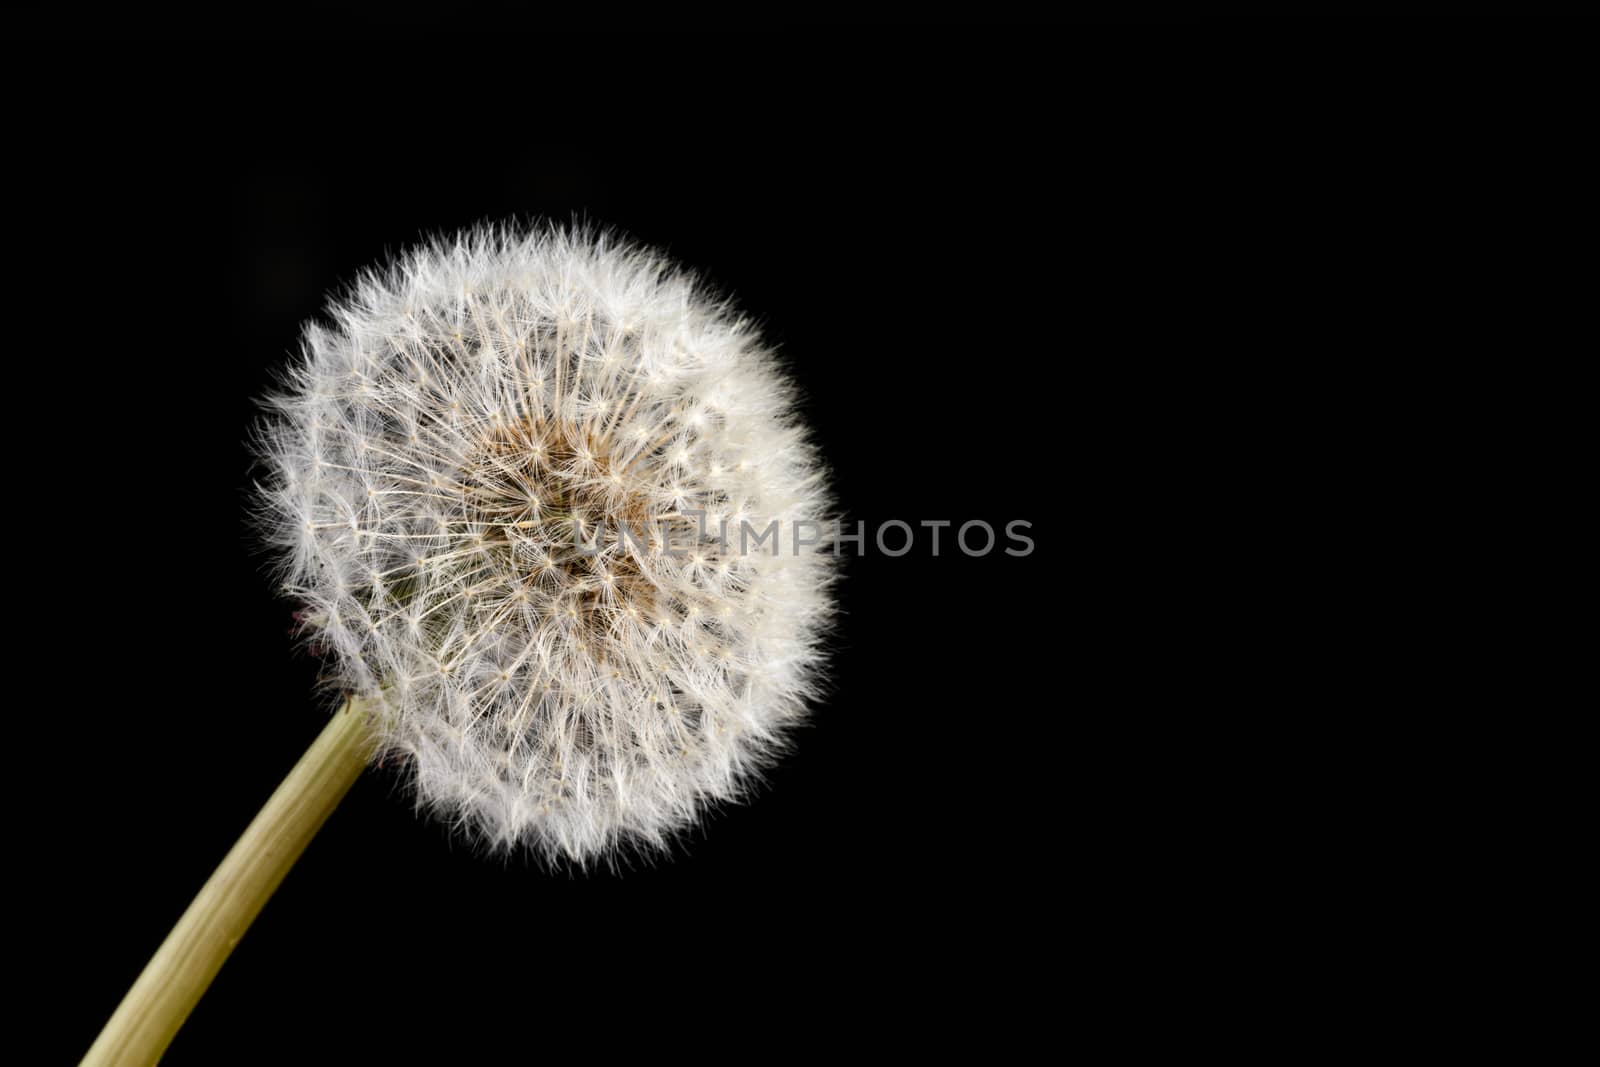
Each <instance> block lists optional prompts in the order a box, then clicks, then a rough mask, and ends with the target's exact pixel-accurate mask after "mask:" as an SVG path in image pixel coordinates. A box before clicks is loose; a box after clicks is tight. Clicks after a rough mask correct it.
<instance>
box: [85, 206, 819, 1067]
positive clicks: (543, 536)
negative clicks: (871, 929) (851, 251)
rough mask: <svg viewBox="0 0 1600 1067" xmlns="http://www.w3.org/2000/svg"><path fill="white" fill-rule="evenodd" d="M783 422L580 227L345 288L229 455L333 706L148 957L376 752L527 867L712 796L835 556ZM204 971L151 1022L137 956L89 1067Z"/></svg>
mask: <svg viewBox="0 0 1600 1067" xmlns="http://www.w3.org/2000/svg"><path fill="white" fill-rule="evenodd" d="M794 400H795V396H794V391H793V389H792V387H791V386H790V385H789V383H788V382H787V380H786V379H785V378H784V377H783V376H782V375H781V373H780V372H779V371H778V369H777V367H776V365H775V362H774V359H773V357H772V355H771V353H770V352H769V351H767V350H766V349H765V348H764V347H763V346H762V344H761V342H760V340H759V338H758V336H757V335H756V333H755V331H754V330H753V329H752V327H751V325H750V324H749V323H748V322H747V321H746V320H744V319H742V318H740V317H738V316H737V315H736V314H734V312H733V311H732V310H731V309H730V308H729V307H728V306H727V305H726V304H725V303H723V302H720V301H717V300H715V299H713V298H711V297H710V296H708V295H707V294H706V293H705V292H704V291H703V290H702V289H701V288H700V287H699V286H698V285H697V284H696V282H695V281H694V279H693V278H692V277H690V276H688V275H686V274H684V273H682V272H681V271H678V270H676V269H675V268H673V267H672V266H671V265H670V264H668V263H667V262H665V261H664V260H662V259H661V258H659V257H657V256H656V255H654V254H652V253H650V252H648V251H644V250H641V249H638V248H634V247H630V246H628V245H625V244H621V243H618V242H615V241H613V240H611V239H609V238H608V237H607V236H605V235H604V234H598V233H595V232H592V231H585V230H561V229H554V228H550V229H539V230H536V231H533V232H526V233H519V232H516V231H513V230H510V229H487V228H486V229H479V230H475V231H472V232H469V233H466V234H463V235H461V236H459V237H457V238H454V239H451V240H448V241H435V242H433V243H431V244H428V245H426V246H424V247H422V248H420V249H418V250H416V251H413V252H411V253H410V254H408V255H406V256H404V257H403V258H401V259H400V260H398V261H397V262H396V263H394V264H393V265H391V266H389V267H387V268H385V269H383V270H380V271H376V272H373V273H370V274H368V275H366V276H364V277H362V278H361V279H360V280H359V281H358V282H357V283H356V284H355V285H354V286H353V287H352V289H351V291H350V292H349V293H348V294H347V295H346V296H345V297H344V298H343V299H342V300H340V301H338V302H336V303H335V304H334V305H333V306H332V308H331V315H330V318H329V321H327V322H325V323H323V324H320V325H315V326H312V327H310V328H308V330H307V332H306V336H305V343H304V347H303V352H302V355H301V358H300V359H299V360H298V361H297V362H296V363H295V364H294V365H293V366H292V368H291V369H290V370H289V371H288V372H287V374H286V376H285V379H284V381H283V383H282V386H281V388H280V391H279V392H278V394H277V395H276V396H274V397H273V398H272V399H271V400H270V401H269V413H268V416H267V417H266V419H265V420H264V422H263V424H262V426H261V427H260V429H259V433H258V435H257V439H258V442H259V446H260V450H261V453H262V456H263V458H264V460H265V466H266V470H267V473H266V476H265V478H264V481H263V485H262V488H261V496H260V503H261V507H260V509H259V510H260V514H261V517H262V521H263V528H264V530H265V531H266V535H267V538H268V540H269V541H270V542H271V544H272V545H274V546H275V547H276V549H277V550H278V551H279V557H278V558H279V561H280V565H279V570H278V577H279V579H280V580H281V582H282V586H283V588H284V590H285V591H286V592H287V593H288V594H289V595H291V596H292V597H294V598H295V599H297V600H299V601H300V602H302V603H303V604H304V605H305V610H304V611H303V612H302V614H301V618H302V619H303V620H304V628H305V634H306V636H307V638H308V639H313V640H315V641H316V642H317V643H318V644H319V645H320V646H322V647H324V648H326V649H327V650H328V660H327V662H328V681H329V684H330V686H331V687H332V688H334V689H336V690H337V691H339V692H341V693H345V694H350V695H352V696H353V697H354V698H355V699H354V700H353V701H352V702H351V703H350V704H348V705H347V706H346V709H345V712H344V713H343V714H341V715H339V716H336V717H335V720H334V722H333V724H332V725H330V727H329V728H328V730H327V731H325V732H324V735H323V737H322V738H321V739H320V740H319V741H318V743H317V745H316V746H314V747H313V749H312V750H311V752H310V753H308V755H307V757H306V759H305V760H303V761H302V766H301V767H300V768H297V770H296V772H295V774H296V775H300V776H301V780H300V781H298V782H297V781H296V779H295V777H294V776H291V780H290V781H288V782H286V783H285V785H284V786H283V787H282V788H280V790H279V794H278V795H275V796H274V798H273V801H271V802H269V805H268V807H267V808H266V809H264V810H263V813H262V816H260V817H258V819H257V824H254V825H252V828H251V830H250V831H249V832H247V834H246V838H245V839H241V842H240V845H239V846H236V848H235V854H237V853H240V852H241V850H243V851H244V855H242V856H240V857H239V863H240V864H241V865H245V867H247V868H248V869H249V870H251V871H253V872H254V873H253V874H250V875H249V876H248V877H241V876H239V875H238V873H237V872H234V873H233V874H231V875H230V876H229V877H228V878H226V879H224V878H223V873H224V872H223V871H222V870H219V872H218V875H217V876H215V877H214V878H213V880H212V881H213V883H217V882H218V881H219V879H222V880H223V882H224V883H225V884H226V885H229V886H234V885H238V884H239V883H240V882H241V881H242V882H244V883H246V884H249V885H252V886H254V896H258V897H259V902H255V901H254V900H253V898H252V899H251V900H245V899H243V898H244V897H247V896H250V894H243V893H241V894H235V898H232V899H222V898H220V891H219V899H220V903H219V901H213V902H212V904H211V905H210V906H209V908H208V909H202V911H204V914H202V915H201V916H199V917H198V918H197V919H196V920H195V923H194V924H191V925H190V926H189V928H187V929H186V924H190V920H191V915H186V916H185V919H184V920H183V922H181V923H180V925H179V928H178V929H176V930H175V931H174V933H173V935H172V937H170V938H169V942H168V945H167V946H164V947H163V950H162V952H163V953H167V952H168V949H169V948H171V949H172V956H173V958H174V959H179V958H184V957H185V956H186V954H189V955H192V953H188V951H187V949H188V948H189V947H192V946H193V945H194V944H210V943H211V942H212V941H214V940H216V939H217V938H218V937H223V938H228V937H231V938H232V939H235V940H236V938H237V934H238V933H242V926H243V925H245V924H248V922H249V921H250V918H252V917H253V916H254V913H255V911H254V910H252V909H259V907H260V904H261V903H264V902H265V899H266V896H267V895H270V893H271V891H272V887H274V886H275V885H276V879H278V878H281V877H282V875H283V873H284V872H285V871H286V870H287V868H288V865H289V864H290V863H292V862H293V857H294V856H295V855H297V854H298V851H299V848H300V847H303V845H304V843H305V841H307V840H309V838H310V835H311V834H313V833H315V831H316V828H317V826H318V825H320V822H321V819H322V818H324V817H325V816H326V814H327V812H328V811H329V810H331V809H332V807H333V805H335V804H337V802H338V800H339V798H340V797H341V796H342V795H343V793H344V791H345V790H346V789H347V788H348V785H349V783H350V782H352V781H353V780H354V778H355V776H356V775H357V774H358V773H359V771H360V768H361V766H363V765H364V763H365V761H366V760H367V759H368V758H370V757H371V756H373V755H376V756H378V757H380V758H383V759H384V760H386V761H387V760H389V759H396V760H398V761H399V762H400V763H401V764H402V765H403V766H404V767H405V768H406V773H407V775H408V776H409V779H410V781H411V783H412V785H413V787H414V792H415V795H416V797H417V800H418V803H419V804H420V805H422V806H424V807H426V808H427V809H429V810H431V811H434V812H436V813H438V814H440V815H442V816H443V817H444V818H446V819H447V820H449V821H450V822H451V823H452V824H453V825H454V826H456V827H458V828H460V829H461V830H462V831H464V832H465V833H467V834H469V835H470V836H471V837H472V838H473V839H474V840H476V841H478V842H480V843H483V844H484V845H486V846H488V847H490V848H495V849H502V850H510V849H519V848H525V849H528V850H530V851H531V852H532V853H533V854H535V855H537V856H539V857H541V858H542V859H543V860H545V861H546V862H551V863H559V862H570V863H573V864H575V865H579V866H584V865H589V864H592V863H594V862H597V861H602V860H607V859H610V858H611V857H613V856H615V855H616V853H617V852H618V850H619V849H621V848H625V847H633V848H641V849H654V848H660V847H663V846H664V845H665V844H666V843H667V842H668V841H669V837H670V834H671V833H672V832H673V831H674V830H676V829H679V828H681V827H684V826H686V825H689V824H691V823H693V822H694V821H695V820H696V819H697V818H699V817H700V815H701V814H702V813H703V812H705V811H706V810H707V809H708V807H710V806H712V805H715V804H716V803H718V802H722V801H728V800H733V799H736V798H737V797H738V796H739V795H740V794H741V791H742V790H743V789H744V788H745V787H746V786H747V785H748V784H749V783H750V782H751V781H752V780H753V778H754V776H755V775H756V774H757V773H758V772H759V771H760V769H761V768H762V767H763V766H765V765H766V764H767V763H769V762H770V761H771V760H772V759H773V758H774V757H775V756H776V755H777V754H778V753H779V752H781V751H782V748H783V746H784V744H785V741H786V736H787V732H788V728H789V727H790V726H792V725H793V724H794V723H795V722H796V721H798V720H799V719H800V717H802V716H803V714H804V712H805V708H806V704H807V701H808V700H809V699H810V698H811V697H813V696H814V694H815V691H816V687H817V683H818V670H819V666H820V662H821V648H820V641H821V638H822V635H823V633H824V630H825V627H826V624H827V621H828V618H829V607H830V604H829V596H828V590H829V585H830V582H831V579H832V577H833V566H832V564H833V560H834V557H833V555H832V554H830V553H828V552H826V551H819V547H820V546H818V545H815V544H811V543H808V540H807V539H806V538H797V537H795V536H793V533H792V532H793V531H797V530H806V531H808V532H810V531H815V530H816V529H818V528H826V527H827V526H828V525H830V522H829V520H830V519H831V516H830V514H829V510H828V508H829V497H828V494H827V491H826V486H825V482H824V478H823V473H822V470H821V467H820V464H819V462H818V457H817V455H816V452H815V450H814V448H813V447H812V445H811V444H810V442H809V440H808V438H807V435H806V433H805V430H804V428H803V427H802V426H800V425H799V424H798V423H797V421H796V419H795V417H794V414H793V406H794ZM730 520H732V523H733V529H732V530H730V529H729V525H730ZM752 529H753V530H754V531H755V533H756V534H757V536H760V535H762V534H766V533H768V532H769V531H775V534H776V536H775V539H767V540H762V541H755V542H753V543H750V544H747V543H746V542H747V538H745V537H743V536H742V535H741V534H742V532H743V531H748V530H752ZM813 539H814V537H813ZM769 546H770V547H769ZM302 772H304V773H303V774H302ZM286 791H287V792H286ZM308 796H315V797H316V798H317V799H318V803H316V804H312V805H310V807H311V809H313V814H312V815H310V816H305V815H300V816H293V817H291V816H290V815H287V814H285V813H286V812H288V811H289V810H290V809H291V808H294V807H295V805H296V803H299V805H300V807H302V808H303V807H305V806H306V805H305V803H304V802H305V800H306V798H307V797H308ZM280 800H281V802H280ZM274 820H276V821H274ZM286 821H293V822H294V823H295V825H293V826H292V827H290V828H289V831H292V833H291V832H289V831H285V830H284V826H283V824H284V823H285V822H286ZM263 824H264V825H263ZM258 826H259V827H260V828H261V834H263V835H265V836H267V837H273V836H274V835H275V836H276V837H277V838H279V839H280V844H281V839H283V838H286V837H293V839H294V841H297V842H298V844H296V845H293V846H292V847H291V848H290V849H288V850H287V851H288V858H287V859H281V858H279V859H274V860H272V861H271V862H270V863H269V862H268V860H266V859H263V858H262V857H261V856H260V855H258V853H260V852H262V851H276V852H283V851H285V850H284V849H282V848H279V849H277V850H262V849H259V848H252V847H251V846H250V840H249V839H250V838H251V835H252V834H255V833H256V832H257V829H258ZM235 854H230V856H229V859H228V860H227V861H225V862H224V868H227V867H228V866H229V864H231V863H233V862H234V860H235ZM250 864H254V865H255V866H254V867H250V866H249V865H250ZM274 864H275V865H274ZM212 889H213V886H212V885H211V884H208V886H207V889H206V890H205V891H203V892H202V898H200V899H197V901H196V905H195V907H192V908H191V913H194V912H195V911H196V909H198V908H201V904H202V900H203V899H204V898H206V896H207V894H208V893H210V892H211V891H212ZM219 908H220V909H221V910H223V911H224V912H228V914H226V915H225V916H224V918H222V919H219V918H218V916H217V914H216V913H217V911H218V909H219ZM229 909H231V912H230V911H229ZM219 926H220V927H221V930H220V931H219V929H218V927H219ZM233 927H237V928H238V929H237V931H236V932H235V931H233ZM225 955H226V950H225V949H223V950H222V951H221V952H220V953H215V956H216V958H215V961H214V966H212V967H211V971H210V973H206V974H204V975H203V977H199V978H196V977H195V976H193V975H191V976H190V978H189V980H188V981H187V985H186V987H185V988H186V990H187V991H186V992H185V996H188V995H190V994H192V999H189V1000H188V1002H187V1004H184V1005H174V1004H172V1003H163V1004H159V1005H153V1004H152V1003H151V1002H150V999H149V998H150V997H151V996H154V994H152V993H150V991H149V990H146V993H147V994H149V996H147V997H145V999H144V1000H143V1001H141V998H140V990H141V986H143V985H145V984H146V979H147V978H149V977H150V972H151V971H152V970H158V969H159V968H158V964H159V965H160V966H161V967H166V966H168V965H167V964H163V963H162V957H161V956H160V955H158V957H157V960H156V961H153V962H152V964H151V968H149V969H147V972H146V976H145V977H142V978H141V980H140V985H136V987H135V990H134V992H133V993H130V995H129V1001H128V1002H125V1003H124V1006H123V1008H122V1009H119V1013H118V1018H120V1017H122V1016H123V1015H124V1014H125V1013H131V1014H132V1015H133V1016H134V1017H135V1018H134V1019H133V1021H131V1022H126V1025H124V1026H123V1028H122V1032H120V1033H118V1034H113V1035H112V1038H111V1040H110V1041H109V1043H108V1038H107V1035H102V1040H101V1042H100V1043H97V1045H96V1049H97V1050H100V1049H101V1048H102V1045H105V1046H106V1047H107V1048H111V1049H113V1051H111V1052H108V1053H106V1055H108V1056H114V1055H116V1054H117V1051H116V1050H124V1049H127V1048H133V1047H140V1048H143V1047H146V1046H149V1047H153V1048H154V1053H155V1054H157V1055H158V1054H159V1052H160V1049H161V1048H162V1047H164V1045H165V1040H166V1039H170V1036H171V1032H175V1031H176V1029H177V1026H178V1025H180V1024H181V1022H182V1019H183V1016H184V1015H185V1014H187V1011H188V1010H189V1007H191V1006H192V1004H193V1002H194V999H197V998H198V996H199V993H200V992H202V991H203V990H204V988H205V984H206V982H208V981H209V979H210V977H211V974H214V973H215V969H216V967H220V965H221V961H222V959H223V958H225ZM169 963H170V961H169ZM169 977H170V976H169ZM168 984H169V985H170V984H171V983H168ZM189 987H193V988H189ZM169 999H170V998H169ZM130 1002H133V1007H132V1008H130ZM174 1013H176V1020H175V1021H173V1019H172V1018H171V1016H172V1015H173V1014H174ZM118 1018H114V1019H113V1024H112V1026H110V1027H108V1034H111V1032H112V1031H113V1030H115V1029H116V1027H117V1022H118ZM139 1027H143V1031H141V1032H145V1031H147V1032H146V1033H144V1037H143V1038H141V1040H144V1041H145V1044H144V1045H139V1044H138V1043H137V1042H133V1041H132V1039H130V1038H129V1037H128V1034H129V1033H131V1032H133V1031H134V1030H137V1029H138V1028H139ZM163 1027H167V1028H169V1029H168V1030H167V1032H166V1033H165V1038H164V1039H160V1040H159V1044H154V1043H153V1042H155V1041H156V1040H157V1039H158V1038H160V1035H159V1034H157V1035H156V1037H154V1038H152V1037H150V1033H154V1032H155V1031H157V1030H161V1029H162V1028H163ZM119 1042H120V1044H119ZM94 1055H95V1054H94V1053H93V1052H91V1060H92V1059H93V1058H94ZM106 1062H110V1060H107V1061H106Z"/></svg>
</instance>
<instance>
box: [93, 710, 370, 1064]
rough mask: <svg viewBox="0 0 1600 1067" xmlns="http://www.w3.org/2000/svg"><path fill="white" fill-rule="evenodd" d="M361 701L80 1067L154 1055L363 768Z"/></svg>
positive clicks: (260, 820) (316, 751)
mask: <svg viewBox="0 0 1600 1067" xmlns="http://www.w3.org/2000/svg"><path fill="white" fill-rule="evenodd" d="M370 749H371V734H370V728H369V723H368V711H367V707H366V705H365V704H364V703H363V702H362V701H360V700H357V699H352V700H350V701H349V702H348V703H346V704H345V706H344V708H343V709H342V710H341V711H339V712H338V713H337V714H335V715H334V716H333V720H332V721H331V722H329V723H328V725H327V728H326V729H324V730H323V731H322V733H321V734H320V735H319V736H318V737H317V739H316V740H315V741H314V742H312V744H311V747H310V748H309V749H307V750H306V753H305V755H303V756H301V757H300V762H298V763H296V764H295V766H294V769H293V770H292V771H290V772H289V775H288V777H287V778H285V779H284V780H283V782H282V784H280V785H279V786H278V788H277V790H276V791H275V792H274V793H273V794H272V796H271V798H270V799H269V800H268V801H267V803H266V805H265V806H264V807H262V809H261V811H260V812H259V813H257V815H256V817H255V819H254V820H253V821H252V822H251V823H250V825H249V827H248V828H247V829H246V830H245V832H244V833H243V835H241V836H240V838H239V840H238V841H237V842H236V843H235V844H234V846H233V848H232V849H231V850H230V851H229V852H228V854H227V856H226V857H224V858H223V860H222V863H221V864H220V865H219V866H218V867H217V869H216V870H215V871H214V872H213V873H212V875H211V878H210V879H209V880H208V881H207V882H206V884H205V886H204V887H203V888H202V889H201V890H200V893H199V895H198V896H196V897H195V898H194V900H193V902H192V903H190V905H189V909H188V910H187V911H185V912H184V913H183V917H182V918H181V919H179V920H178V923H177V925H176V926H174V927H173V928H172V932H171V933H170V934H168V935H167V939H166V940H165V941H164V942H162V944H161V948H160V949H158V950H157V951H156V954H155V955H154V956H153V957H151V959H150V962H149V963H148V964H146V965H145V969H144V972H143V973H142V974H140V975H139V978H138V980H137V981H136V982H134V983H133V988H132V989H130V990H128V995H127V996H126V997H124V998H123V1000H122V1003H121V1005H119V1006H118V1008H117V1010H116V1012H115V1014H113V1015H112V1016H111V1021H110V1022H108V1023H106V1026H105V1029H104V1030H102V1031H101V1032H100V1036H99V1038H98V1039H96V1041H95V1043H94V1046H93V1047H92V1048H90V1049H89V1054H88V1055H87V1056H86V1057H84V1060H83V1063H84V1067H100V1065H113V1064H114V1065H116V1067H135V1065H143V1064H153V1063H155V1062H156V1061H157V1060H159V1059H160V1058H161V1055H162V1053H163V1052H165V1051H166V1048H167V1045H168V1044H169V1043H171V1041H172V1039H173V1037H175V1036H176V1035H177V1033H178V1029H179V1027H181V1026H182V1025H183V1023H184V1020H185V1019H187V1018H188V1017H189V1013H190V1012H191V1011H192V1010H194V1006H195V1004H196V1003H198V1002H199V1000H200V997H201V995H202V994H204V993H205V991H206V987H207V986H209V985H210V984H211V980H212V979H213V978H215V977H216V974H217V971H218V970H220V969H221V968H222V964H223V962H224V961H225V960H226V959H227V958H228V954H229V953H230V952H232V951H233V947H234V946H235V945H237V944H238V943H239V939H240V938H242V937H243V936H244V933H245V931H246V930H247V929H249V927H250V923H251V922H253V921H254V920H255V917H256V915H257V914H258V913H260V911H261V908H262V906H263V905H265V904H266V902H267V899H268V898H269V897H271V896H272V893H273V891H274V890H276V889H277V888H278V883H280V882H282V881H283V877H284V875H286V874H288V873H289V868H290V867H292V866H294V863H295V860H297V859H299V858H300V853H301V852H303V851H304V850H305V847H306V846H307V845H308V844H310V843H311V839H312V838H313V837H315V836H316V834H317V831H318V830H319V829H321V828H322V824H323V822H324V821H326V820H327V818H328V816H329V815H330V814H332V812H333V809H334V808H336V807H338V805H339V801H341V800H343V799H344V795H345V794H346V793H347V792H349V791H350V787H351V786H352V785H353V784H355V780H356V778H357V777H359V776H360V774H361V769H362V768H363V767H365V766H366V762H367V756H368V755H369V752H370Z"/></svg>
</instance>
